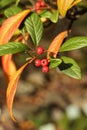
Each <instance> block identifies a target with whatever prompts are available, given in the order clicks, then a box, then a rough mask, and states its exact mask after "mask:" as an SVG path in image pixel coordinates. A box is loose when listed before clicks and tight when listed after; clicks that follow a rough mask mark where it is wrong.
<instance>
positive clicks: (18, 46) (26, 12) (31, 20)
mask: <svg viewBox="0 0 87 130" xmlns="http://www.w3.org/2000/svg"><path fill="white" fill-rule="evenodd" d="M80 1H81V0H69V1H68V0H61V1H59V0H57V5H56V6H57V8H56V9H54V8H52V7H50V6H49V5H48V4H46V3H44V4H43V6H42V5H40V3H39V6H38V8H37V6H36V5H35V4H34V5H33V4H32V3H30V2H29V1H28V6H29V7H28V9H27V6H26V3H24V5H23V3H22V2H21V1H20V0H16V1H15V0H9V1H7V0H1V1H0V8H1V13H0V15H1V17H0V19H1V20H0V21H1V27H0V36H1V37H0V56H2V67H3V70H4V72H5V74H6V76H7V77H8V88H7V94H6V95H7V96H6V99H7V106H8V109H9V112H10V115H11V118H12V119H13V120H15V118H14V116H13V113H12V106H13V100H14V96H15V92H16V89H17V84H18V80H19V78H20V75H21V73H22V71H23V70H24V68H25V67H26V66H27V65H28V64H30V63H32V61H34V60H35V59H37V57H39V55H38V54H37V53H36V48H37V46H39V44H40V41H41V38H42V36H43V32H44V22H47V21H48V20H50V21H51V22H53V23H57V22H58V20H60V18H62V19H63V18H64V17H67V13H68V11H69V10H70V9H71V8H72V7H73V6H75V5H77V4H78V3H79V2H80ZM22 5H23V6H22ZM4 8H5V10H4ZM15 36H16V37H15ZM68 37H69V30H68V29H67V30H65V31H62V32H60V33H59V34H58V35H57V36H56V37H55V38H54V39H53V41H52V42H51V43H49V47H48V49H45V51H44V54H45V57H46V58H47V60H48V62H49V69H52V68H59V70H60V71H61V72H63V73H64V74H66V75H68V76H70V77H73V78H76V79H81V69H80V67H79V66H78V64H77V63H76V61H74V60H73V59H72V58H70V57H66V56H61V52H65V51H71V50H75V49H79V48H82V47H86V46H87V37H86V36H77V37H73V38H68ZM28 38H29V39H31V44H32V45H33V48H31V47H30V44H29V43H28ZM65 38H66V39H65ZM64 40H65V42H64ZM62 44H63V45H62ZM19 52H24V53H25V52H27V53H28V54H29V56H30V57H28V59H29V60H28V61H26V63H25V64H24V65H23V66H22V67H21V68H19V69H18V70H17V71H16V69H14V73H13V72H12V68H13V67H15V64H14V62H13V60H12V54H16V53H19ZM31 53H32V55H31ZM9 54H10V55H9ZM25 60H26V59H25ZM8 68H9V69H8Z"/></svg>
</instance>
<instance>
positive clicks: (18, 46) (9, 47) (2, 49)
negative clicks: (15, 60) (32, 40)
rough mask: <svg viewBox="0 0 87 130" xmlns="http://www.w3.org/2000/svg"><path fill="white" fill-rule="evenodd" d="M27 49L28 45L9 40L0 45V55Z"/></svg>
mask: <svg viewBox="0 0 87 130" xmlns="http://www.w3.org/2000/svg"><path fill="white" fill-rule="evenodd" d="M28 49H29V48H28V46H27V45H25V44H23V43H20V42H9V43H7V44H3V45H0V56H2V55H5V54H15V53H18V52H22V51H25V50H28Z"/></svg>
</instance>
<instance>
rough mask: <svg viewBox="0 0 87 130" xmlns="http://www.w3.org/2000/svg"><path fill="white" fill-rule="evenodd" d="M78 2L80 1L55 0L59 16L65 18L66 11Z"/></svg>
mask: <svg viewBox="0 0 87 130" xmlns="http://www.w3.org/2000/svg"><path fill="white" fill-rule="evenodd" d="M80 1H81V0H57V5H58V10H59V12H60V14H61V16H62V17H65V16H66V13H67V11H68V10H69V9H70V8H71V7H73V6H74V5H76V4H77V3H79V2H80Z"/></svg>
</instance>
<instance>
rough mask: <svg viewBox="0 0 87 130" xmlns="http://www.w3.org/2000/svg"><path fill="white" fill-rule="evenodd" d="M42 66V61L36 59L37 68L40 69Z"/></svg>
mask: <svg viewBox="0 0 87 130" xmlns="http://www.w3.org/2000/svg"><path fill="white" fill-rule="evenodd" d="M40 65H41V60H40V59H36V60H35V66H37V67H39V66H40Z"/></svg>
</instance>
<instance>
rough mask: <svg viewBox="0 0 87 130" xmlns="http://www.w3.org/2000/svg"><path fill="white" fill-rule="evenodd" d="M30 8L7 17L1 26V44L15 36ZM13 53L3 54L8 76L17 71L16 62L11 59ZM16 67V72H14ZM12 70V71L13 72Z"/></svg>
mask: <svg viewBox="0 0 87 130" xmlns="http://www.w3.org/2000/svg"><path fill="white" fill-rule="evenodd" d="M29 12H30V10H24V11H22V12H20V13H18V14H16V15H14V16H12V17H10V18H8V19H6V20H5V21H4V22H3V24H2V26H1V27H0V36H1V37H0V44H5V43H7V42H8V41H9V40H10V39H11V37H12V36H13V34H14V32H15V31H16V29H17V28H18V27H19V26H20V24H21V22H22V21H23V19H24V18H25V17H26V16H27V15H28V13H29ZM11 57H12V56H11V55H5V56H2V67H3V70H4V72H5V74H6V75H7V76H9V75H12V74H13V73H14V72H15V68H16V67H15V64H14V62H13V61H12V59H11ZM13 68H14V72H13ZM11 72H12V73H11Z"/></svg>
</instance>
